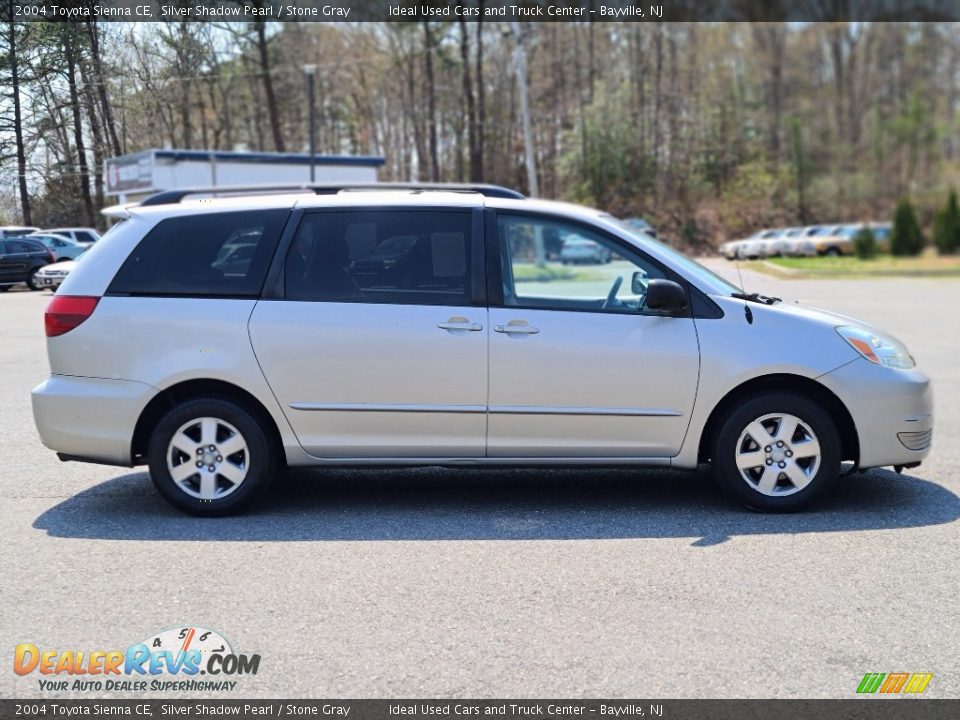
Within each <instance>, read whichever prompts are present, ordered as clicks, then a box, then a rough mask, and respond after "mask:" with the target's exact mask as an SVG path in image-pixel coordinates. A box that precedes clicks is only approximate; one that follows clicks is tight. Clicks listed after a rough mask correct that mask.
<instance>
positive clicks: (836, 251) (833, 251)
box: [823, 247, 843, 257]
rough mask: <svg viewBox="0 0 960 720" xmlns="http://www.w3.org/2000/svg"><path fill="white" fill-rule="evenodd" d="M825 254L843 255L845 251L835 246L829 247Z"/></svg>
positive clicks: (830, 255)
mask: <svg viewBox="0 0 960 720" xmlns="http://www.w3.org/2000/svg"><path fill="white" fill-rule="evenodd" d="M823 254H824V255H826V256H827V257H840V256H841V255H843V253H842V252H840V248H835V247H831V248H827V249H826V252H824V253H823Z"/></svg>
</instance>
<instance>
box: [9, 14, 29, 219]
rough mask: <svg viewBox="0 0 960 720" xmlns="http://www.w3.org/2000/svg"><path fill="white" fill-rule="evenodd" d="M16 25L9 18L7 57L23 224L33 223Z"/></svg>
mask: <svg viewBox="0 0 960 720" xmlns="http://www.w3.org/2000/svg"><path fill="white" fill-rule="evenodd" d="M17 42H18V38H17V26H16V24H15V23H14V22H13V19H12V18H11V20H10V22H9V24H8V25H7V43H8V44H7V58H8V61H9V63H10V93H11V95H12V96H13V132H14V136H15V138H16V145H17V187H18V189H19V190H20V213H21V214H22V215H23V223H24V225H31V224H32V223H33V219H32V215H31V213H30V195H29V194H28V193H27V155H26V148H25V146H24V142H23V113H22V110H21V108H20V66H19V63H18V61H19V58H18V56H17Z"/></svg>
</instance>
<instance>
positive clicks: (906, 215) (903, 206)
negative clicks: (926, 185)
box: [890, 198, 924, 255]
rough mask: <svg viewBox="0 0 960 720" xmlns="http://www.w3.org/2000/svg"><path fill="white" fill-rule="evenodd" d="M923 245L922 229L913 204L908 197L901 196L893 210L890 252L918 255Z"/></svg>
mask: <svg viewBox="0 0 960 720" xmlns="http://www.w3.org/2000/svg"><path fill="white" fill-rule="evenodd" d="M923 245H924V237H923V231H922V230H921V229H920V223H919V222H918V221H917V214H916V212H914V209H913V205H912V204H911V203H910V200H909V199H908V198H902V199H901V200H900V202H898V203H897V207H896V208H895V209H894V211H893V230H892V231H891V233H890V252H892V253H893V254H894V255H919V254H920V251H921V250H923Z"/></svg>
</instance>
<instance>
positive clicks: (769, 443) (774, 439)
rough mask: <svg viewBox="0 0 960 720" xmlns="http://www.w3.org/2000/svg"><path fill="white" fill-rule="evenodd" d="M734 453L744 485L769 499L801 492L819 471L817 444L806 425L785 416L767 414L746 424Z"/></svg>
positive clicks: (811, 431)
mask: <svg viewBox="0 0 960 720" xmlns="http://www.w3.org/2000/svg"><path fill="white" fill-rule="evenodd" d="M735 452H736V458H735V459H736V464H737V468H738V469H739V471H740V476H741V477H742V478H743V480H744V482H746V483H747V485H749V486H750V487H751V488H752V489H753V490H755V491H756V492H759V493H760V494H762V495H767V496H770V497H783V496H785V495H792V494H793V493H796V492H799V491H800V490H803V489H804V488H805V487H806V486H807V485H809V484H810V482H811V481H812V480H813V479H814V477H816V475H817V470H819V468H820V457H821V451H820V441H819V440H818V438H817V436H816V434H815V433H814V432H813V429H812V428H811V427H810V425H809V423H806V422H804V421H803V420H801V419H800V418H798V417H797V416H795V415H791V414H789V413H770V414H767V415H763V416H761V417H758V418H757V419H756V420H754V421H753V422H751V423H749V424H748V425H747V426H746V428H744V430H743V432H742V433H741V434H740V438H739V439H738V440H737V444H736V451H735Z"/></svg>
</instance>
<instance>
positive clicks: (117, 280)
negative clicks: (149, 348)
mask: <svg viewBox="0 0 960 720" xmlns="http://www.w3.org/2000/svg"><path fill="white" fill-rule="evenodd" d="M288 213H289V211H288V210H252V211H243V212H231V213H216V214H209V215H190V216H184V217H176V218H170V219H169V220H163V221H161V222H160V223H158V224H157V226H156V227H155V228H154V229H153V230H151V231H150V232H149V233H147V236H146V237H145V238H143V240H141V241H140V244H139V245H137V248H136V250H134V251H133V252H132V253H131V254H130V256H129V257H128V258H127V259H126V261H125V262H124V263H123V266H122V267H121V268H120V270H119V271H118V272H117V274H116V277H114V279H113V282H112V283H111V284H110V288H109V290H108V292H109V293H112V294H116V295H172V296H177V295H184V296H205V295H209V296H215V297H257V296H259V295H260V290H261V288H262V287H263V280H264V277H265V276H266V274H267V266H268V265H269V264H270V260H271V258H272V257H273V253H274V251H275V250H276V247H277V240H278V239H279V237H280V232H281V230H282V229H283V223H284V221H285V220H286V218H287V215H288Z"/></svg>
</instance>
